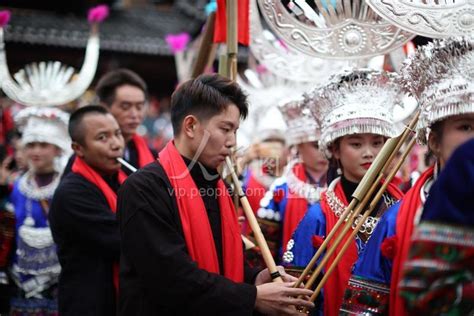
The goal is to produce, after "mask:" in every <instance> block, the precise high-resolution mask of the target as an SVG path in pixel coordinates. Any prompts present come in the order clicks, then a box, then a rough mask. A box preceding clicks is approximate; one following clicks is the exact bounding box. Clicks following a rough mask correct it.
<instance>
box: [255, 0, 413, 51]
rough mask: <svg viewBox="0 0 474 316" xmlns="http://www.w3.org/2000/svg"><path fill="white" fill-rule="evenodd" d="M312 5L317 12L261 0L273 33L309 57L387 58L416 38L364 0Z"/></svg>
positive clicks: (296, 1) (302, 3) (300, 4)
mask: <svg viewBox="0 0 474 316" xmlns="http://www.w3.org/2000/svg"><path fill="white" fill-rule="evenodd" d="M311 2H312V5H313V6H314V7H315V9H313V8H312V7H311V6H310V4H308V3H307V1H306V0H291V1H289V2H288V5H287V6H286V7H285V5H284V4H283V3H282V1H281V0H258V3H259V5H260V9H261V10H262V13H263V15H264V17H265V19H266V21H267V22H268V24H269V25H270V26H271V27H272V28H273V30H274V31H275V32H276V33H277V34H278V35H279V36H281V38H282V39H284V40H285V42H286V43H287V44H289V45H290V46H293V47H294V48H296V49H298V50H300V51H302V52H303V53H306V54H308V55H310V56H315V57H319V58H333V59H359V58H367V57H373V56H377V55H384V54H386V53H389V52H391V51H392V50H394V49H396V48H398V47H400V46H402V45H404V44H405V43H406V42H408V41H409V40H410V39H411V38H412V37H413V36H414V34H412V33H410V32H407V31H403V30H401V29H399V28H398V27H396V26H395V25H393V24H391V23H389V22H388V21H385V20H383V19H382V18H381V17H380V16H379V15H377V14H376V13H375V12H374V11H373V10H372V9H370V8H369V7H368V5H367V3H366V2H365V0H355V1H347V0H332V1H326V0H315V1H311ZM290 11H292V13H290ZM295 16H296V17H295Z"/></svg>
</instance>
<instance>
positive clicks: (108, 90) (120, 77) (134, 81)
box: [95, 68, 148, 106]
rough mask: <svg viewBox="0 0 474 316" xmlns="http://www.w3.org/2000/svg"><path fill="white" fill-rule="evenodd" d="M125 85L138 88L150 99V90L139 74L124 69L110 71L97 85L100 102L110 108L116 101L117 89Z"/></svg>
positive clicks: (96, 89) (96, 90)
mask: <svg viewBox="0 0 474 316" xmlns="http://www.w3.org/2000/svg"><path fill="white" fill-rule="evenodd" d="M123 85H130V86H134V87H137V88H138V89H140V90H142V91H143V93H144V94H145V98H146V99H148V90H147V85H146V83H145V81H144V80H143V79H142V78H141V77H140V76H139V75H138V74H137V73H135V72H133V71H131V70H129V69H123V68H122V69H117V70H112V71H109V72H108V73H106V74H105V75H103V76H102V77H101V78H100V79H99V82H98V83H97V86H96V88H95V92H96V94H97V96H98V97H99V101H100V102H102V103H104V104H105V105H107V106H110V105H112V103H114V101H115V92H116V90H117V88H118V87H121V86H123Z"/></svg>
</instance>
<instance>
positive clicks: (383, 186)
mask: <svg viewBox="0 0 474 316" xmlns="http://www.w3.org/2000/svg"><path fill="white" fill-rule="evenodd" d="M414 144H415V138H413V139H411V140H410V142H409V144H408V146H407V148H406V151H405V152H404V153H403V156H402V157H401V158H400V160H399V161H398V162H397V165H396V166H395V168H393V170H392V171H390V173H389V175H388V176H387V179H386V181H385V182H384V183H383V184H382V186H381V188H380V190H379V191H378V192H377V196H376V197H377V198H378V199H380V197H381V196H382V194H383V193H384V192H385V190H386V189H387V186H388V184H389V183H390V182H391V181H392V179H393V177H394V176H395V174H396V173H397V171H398V170H399V169H400V167H401V165H402V164H403V162H404V161H405V158H406V157H407V156H408V154H409V153H410V151H411V149H412V148H413V145H414ZM378 199H374V200H373V202H372V203H370V206H369V208H368V209H367V211H366V212H365V213H364V215H363V216H362V219H361V220H360V222H359V223H357V225H356V227H355V228H354V230H353V231H352V232H351V234H350V236H349V238H348V240H347V242H346V243H345V244H344V245H343V247H342V248H341V251H340V252H339V253H338V254H337V256H336V258H335V259H334V261H333V263H332V264H331V266H330V267H329V268H328V270H327V271H326V273H325V274H324V277H323V278H322V279H321V281H320V282H319V284H318V286H317V287H316V290H315V291H314V293H313V294H312V295H311V297H310V301H311V302H314V301H315V300H316V297H318V295H319V292H321V289H322V288H323V286H324V285H325V284H326V282H327V280H328V278H329V276H330V275H331V273H332V271H333V270H334V268H335V267H336V265H337V264H338V263H339V261H341V259H342V256H344V254H345V252H346V250H347V248H348V247H349V245H350V243H351V242H352V239H353V238H354V236H355V235H356V234H357V232H358V231H359V229H360V227H361V226H362V225H363V224H364V222H365V220H366V219H367V217H369V215H370V213H371V212H372V211H373V209H374V208H375V206H376V204H377V203H376V202H375V201H376V200H378Z"/></svg>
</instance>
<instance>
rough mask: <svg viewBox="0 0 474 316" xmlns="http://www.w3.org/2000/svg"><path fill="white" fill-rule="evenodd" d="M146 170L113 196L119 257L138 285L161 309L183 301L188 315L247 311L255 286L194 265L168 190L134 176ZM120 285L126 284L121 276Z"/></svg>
mask: <svg viewBox="0 0 474 316" xmlns="http://www.w3.org/2000/svg"><path fill="white" fill-rule="evenodd" d="M146 173H147V170H146V169H145V170H141V171H140V172H139V173H137V174H135V175H133V176H132V177H130V178H129V179H128V180H127V182H126V183H125V184H124V185H123V186H122V188H121V189H120V191H119V198H118V212H119V221H120V227H121V237H122V259H124V260H125V261H127V262H129V264H130V266H131V267H132V269H134V270H135V272H136V274H137V277H138V279H139V280H140V283H141V285H140V286H141V287H144V288H145V289H146V291H147V293H152V294H151V295H153V297H151V300H154V301H155V302H157V303H156V304H158V305H160V306H161V307H162V308H163V309H164V310H167V309H171V310H176V309H175V308H177V309H182V308H183V304H185V306H186V308H187V309H189V310H190V311H192V314H193V315H215V314H221V315H251V314H252V311H253V309H254V305H255V298H256V287H255V286H254V285H250V284H245V283H241V284H238V283H235V282H232V281H231V280H229V279H227V278H225V277H224V276H221V275H218V274H215V273H209V272H207V271H205V270H202V269H199V268H198V267H197V265H196V263H195V262H194V261H192V260H191V258H190V257H189V255H188V254H187V251H186V245H185V240H184V238H183V233H182V229H181V226H180V223H179V216H177V212H178V211H177V208H176V207H175V202H174V201H173V200H172V197H171V196H170V194H169V189H168V188H167V186H166V185H165V183H164V181H159V180H157V179H159V178H155V179H150V177H147V176H143V177H141V176H140V174H142V175H143V174H146ZM161 180H162V179H161ZM159 182H161V183H159ZM240 264H242V263H240ZM121 286H125V287H126V286H127V283H122V279H121ZM121 291H122V288H121Z"/></svg>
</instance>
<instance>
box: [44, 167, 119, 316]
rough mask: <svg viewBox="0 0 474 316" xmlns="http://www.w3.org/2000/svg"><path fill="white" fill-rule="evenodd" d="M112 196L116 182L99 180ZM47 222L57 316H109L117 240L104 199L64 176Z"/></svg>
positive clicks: (77, 179)
mask: <svg viewBox="0 0 474 316" xmlns="http://www.w3.org/2000/svg"><path fill="white" fill-rule="evenodd" d="M105 180H106V181H107V183H108V184H109V185H110V186H111V187H112V188H113V189H114V190H117V188H118V182H117V180H116V179H105ZM49 222H50V225H51V230H52V232H53V238H54V241H55V242H56V244H57V247H58V257H59V262H60V263H61V269H62V271H61V275H60V277H59V293H58V304H59V315H61V316H75V315H77V316H109V315H110V316H114V315H115V314H116V298H115V288H114V285H113V277H112V265H113V263H114V262H118V260H119V257H120V234H119V229H118V223H117V219H116V216H115V214H114V213H113V212H112V210H111V209H110V207H109V205H108V203H107V201H106V199H105V196H104V195H103V194H102V192H101V191H100V190H99V189H98V188H97V187H96V186H95V185H93V184H92V183H90V182H89V181H87V180H86V179H85V178H83V177H82V176H80V175H78V174H75V173H70V174H68V175H67V176H66V177H65V178H64V179H63V180H62V181H61V183H60V184H59V186H58V188H57V189H56V192H55V194H54V197H53V201H52V203H51V208H50V213H49Z"/></svg>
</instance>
